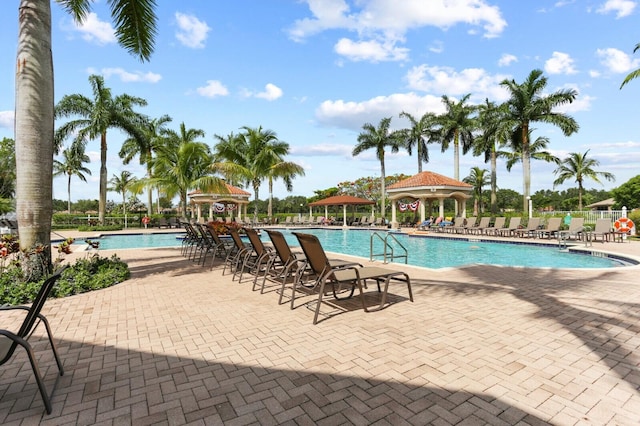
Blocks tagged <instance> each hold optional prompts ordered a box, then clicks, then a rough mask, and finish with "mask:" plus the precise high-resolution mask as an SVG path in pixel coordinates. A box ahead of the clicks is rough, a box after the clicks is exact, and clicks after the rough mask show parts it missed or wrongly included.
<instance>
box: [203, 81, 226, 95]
mask: <svg viewBox="0 0 640 426" xmlns="http://www.w3.org/2000/svg"><path fill="white" fill-rule="evenodd" d="M196 92H197V93H198V94H199V95H200V96H205V97H207V98H215V97H216V96H227V95H228V94H229V90H228V89H227V88H226V87H225V86H224V85H223V84H222V83H221V82H219V81H218V80H207V85H206V86H204V87H198V88H197V89H196Z"/></svg>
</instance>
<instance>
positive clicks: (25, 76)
mask: <svg viewBox="0 0 640 426" xmlns="http://www.w3.org/2000/svg"><path fill="white" fill-rule="evenodd" d="M57 3H58V4H59V5H61V6H62V7H63V8H64V9H65V10H66V11H67V13H69V14H70V15H71V16H72V17H73V18H74V20H75V21H76V22H82V21H83V20H84V19H85V18H86V16H87V14H88V13H89V12H90V10H91V4H92V3H93V2H92V1H91V0H57ZM108 4H109V6H110V8H111V16H112V20H113V22H114V23H115V29H116V31H115V35H116V38H117V39H118V43H119V44H120V45H121V46H123V47H124V48H125V49H126V50H127V51H129V52H130V53H132V54H133V55H135V56H137V57H138V58H139V59H140V60H142V61H147V60H149V58H150V57H151V53H152V52H153V47H154V39H155V35H156V20H157V19H156V15H155V0H111V1H109V2H108ZM18 15H19V17H20V19H19V27H18V48H17V61H16V62H17V69H16V80H15V86H16V98H15V99H16V103H15V112H16V113H15V140H16V160H17V175H16V199H17V200H16V201H17V202H16V213H17V218H18V227H19V232H20V248H21V249H22V250H23V251H30V250H32V249H33V248H34V247H36V246H39V245H41V246H44V247H45V250H38V251H37V252H36V253H35V255H33V256H29V259H26V260H27V261H26V262H23V264H22V265H23V270H24V272H25V274H26V278H27V279H38V278H40V277H41V276H43V275H45V274H46V273H48V271H49V270H50V269H51V217H52V214H53V202H52V198H53V197H52V194H53V189H52V188H53V187H52V179H51V176H52V174H53V152H54V143H53V133H54V131H53V129H54V97H53V59H52V48H51V28H52V25H51V0H20V3H19V6H18Z"/></svg>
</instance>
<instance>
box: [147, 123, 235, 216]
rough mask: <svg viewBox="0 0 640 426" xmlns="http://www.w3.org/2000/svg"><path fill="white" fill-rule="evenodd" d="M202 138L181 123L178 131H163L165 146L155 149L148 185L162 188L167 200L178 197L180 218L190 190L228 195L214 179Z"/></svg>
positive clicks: (195, 131) (198, 133) (210, 159)
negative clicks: (180, 211)
mask: <svg viewBox="0 0 640 426" xmlns="http://www.w3.org/2000/svg"><path fill="white" fill-rule="evenodd" d="M201 137H204V131H203V130H201V129H191V128H189V129H188V128H187V127H186V126H185V124H184V122H182V123H181V124H180V131H179V132H175V131H173V130H167V131H166V139H165V143H164V144H163V145H162V146H160V147H158V150H157V155H156V158H155V159H154V160H153V169H154V177H153V178H151V179H147V180H148V182H147V183H149V184H153V185H157V186H158V187H160V188H162V190H163V192H164V193H165V194H166V195H167V197H169V198H172V197H174V196H175V195H179V197H180V207H181V210H182V214H183V216H186V214H187V194H188V192H189V190H196V189H198V190H201V191H206V192H212V191H215V192H217V193H225V192H227V188H226V186H225V184H224V181H223V180H222V179H220V178H218V177H216V176H214V175H213V169H212V168H211V165H212V162H213V156H212V155H211V150H210V149H209V146H208V145H207V144H205V143H204V142H199V141H198V140H197V139H198V138H201Z"/></svg>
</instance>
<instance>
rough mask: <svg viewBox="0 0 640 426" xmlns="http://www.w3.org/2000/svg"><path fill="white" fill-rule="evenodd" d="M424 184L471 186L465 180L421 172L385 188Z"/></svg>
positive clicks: (418, 186) (416, 186) (423, 185)
mask: <svg viewBox="0 0 640 426" xmlns="http://www.w3.org/2000/svg"><path fill="white" fill-rule="evenodd" d="M425 186H449V187H451V186H458V187H463V188H471V187H472V185H469V184H468V183H466V182H461V181H459V180H455V179H452V178H450V177H447V176H443V175H440V174H438V173H434V172H422V173H418V174H417V175H414V176H411V177H410V178H407V179H405V180H401V181H400V182H396V183H394V184H393V185H389V186H388V187H387V189H400V188H420V187H425Z"/></svg>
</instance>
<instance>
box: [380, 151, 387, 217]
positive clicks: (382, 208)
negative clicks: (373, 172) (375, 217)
mask: <svg viewBox="0 0 640 426" xmlns="http://www.w3.org/2000/svg"><path fill="white" fill-rule="evenodd" d="M385 180H386V178H385V169H384V158H383V159H382V160H380V190H381V192H382V194H381V197H380V217H384V215H385V211H386V205H385V193H386V192H387V189H386V187H385Z"/></svg>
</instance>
